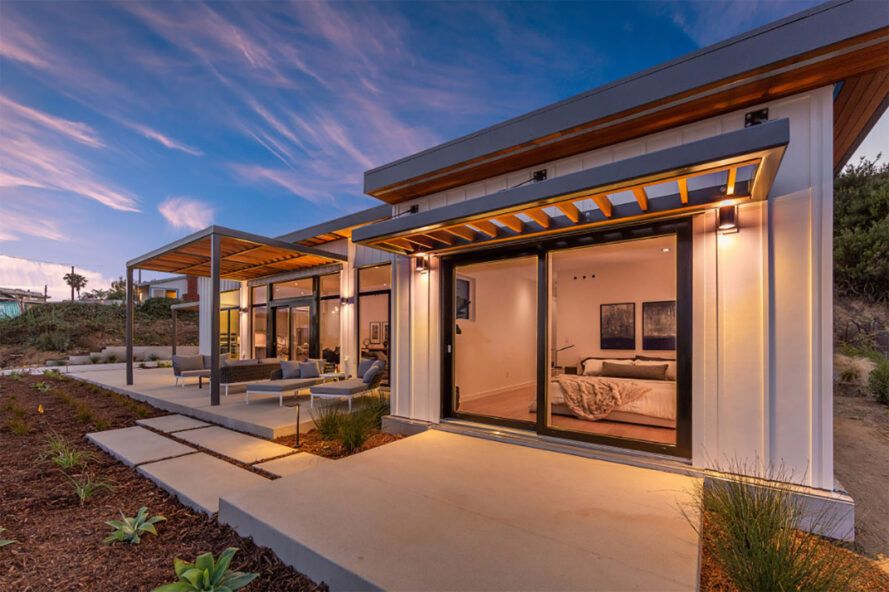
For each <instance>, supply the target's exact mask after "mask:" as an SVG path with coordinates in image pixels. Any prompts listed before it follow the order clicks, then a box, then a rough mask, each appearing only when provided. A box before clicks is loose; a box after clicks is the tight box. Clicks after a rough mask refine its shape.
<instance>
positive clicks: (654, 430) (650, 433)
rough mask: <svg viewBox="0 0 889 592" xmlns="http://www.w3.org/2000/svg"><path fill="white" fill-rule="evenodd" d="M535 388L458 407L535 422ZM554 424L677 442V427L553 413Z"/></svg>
mask: <svg viewBox="0 0 889 592" xmlns="http://www.w3.org/2000/svg"><path fill="white" fill-rule="evenodd" d="M536 388H537V387H536V386H534V385H528V386H526V387H522V388H520V389H516V390H513V391H509V392H507V393H499V394H496V395H491V396H487V397H482V398H479V399H471V400H468V401H461V402H460V409H459V411H461V412H464V413H473V414H476V415H485V416H488V417H502V418H506V419H518V420H521V421H529V422H534V421H536V416H535V414H534V413H531V412H530V411H528V406H529V405H531V403H532V402H533V401H534V398H535V397H536V396H537V395H536ZM552 427H555V428H558V429H562V430H571V431H575V432H584V433H587V434H599V435H603V436H612V437H615V438H628V439H633V440H645V441H646V442H657V443H658V444H673V443H674V442H676V430H675V429H671V428H658V427H654V426H643V425H635V424H630V423H623V422H618V421H607V420H599V421H586V420H584V419H578V418H576V417H566V416H563V415H554V416H553V417H552Z"/></svg>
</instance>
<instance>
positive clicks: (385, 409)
mask: <svg viewBox="0 0 889 592" xmlns="http://www.w3.org/2000/svg"><path fill="white" fill-rule="evenodd" d="M361 412H362V413H365V414H366V415H367V417H368V420H369V421H370V423H371V425H372V426H373V427H374V428H376V429H378V430H379V429H381V428H382V427H383V416H384V415H389V399H388V397H384V396H382V395H380V396H379V397H367V398H366V399H365V401H364V403H363V405H362V408H361Z"/></svg>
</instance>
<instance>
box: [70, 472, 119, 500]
mask: <svg viewBox="0 0 889 592" xmlns="http://www.w3.org/2000/svg"><path fill="white" fill-rule="evenodd" d="M65 476H66V477H68V479H69V480H70V481H71V483H72V485H74V493H75V494H76V495H77V499H79V500H80V505H81V506H83V505H85V504H86V502H88V501H89V500H91V499H92V498H93V496H94V495H96V493H98V492H99V490H101V489H108V490H111V489H114V487H112V486H111V484H109V483H105V482H104V481H96V480H95V479H93V476H92V475H90V474H89V473H84V474H83V475H80V476H78V477H72V476H71V475H69V474H68V473H65Z"/></svg>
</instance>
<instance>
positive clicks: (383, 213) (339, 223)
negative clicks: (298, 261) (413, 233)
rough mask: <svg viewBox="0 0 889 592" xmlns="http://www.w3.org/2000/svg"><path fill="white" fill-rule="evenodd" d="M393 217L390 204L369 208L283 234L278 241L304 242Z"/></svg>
mask: <svg viewBox="0 0 889 592" xmlns="http://www.w3.org/2000/svg"><path fill="white" fill-rule="evenodd" d="M391 216H392V206H390V205H389V204H383V205H381V206H374V207H372V208H367V209H366V210H361V211H360V212H355V213H354V214H349V215H347V216H341V217H339V218H334V219H333V220H327V221H326V222H321V223H320V224H316V225H314V226H309V227H307V228H300V229H299V230H294V231H293V232H288V233H287V234H282V235H281V236H279V237H278V240H282V241H285V242H289V243H296V242H299V241H302V240H307V239H310V238H314V237H316V236H318V235H321V234H329V233H331V232H336V231H337V230H342V229H344V228H352V227H354V226H361V225H364V224H370V223H371V222H378V221H379V220H385V219H386V218H389V217H391Z"/></svg>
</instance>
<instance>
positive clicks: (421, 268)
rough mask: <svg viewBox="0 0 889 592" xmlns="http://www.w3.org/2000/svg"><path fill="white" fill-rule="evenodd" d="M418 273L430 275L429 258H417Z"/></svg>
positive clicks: (424, 256)
mask: <svg viewBox="0 0 889 592" xmlns="http://www.w3.org/2000/svg"><path fill="white" fill-rule="evenodd" d="M417 273H429V257H427V256H426V255H420V256H419V257H417Z"/></svg>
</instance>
